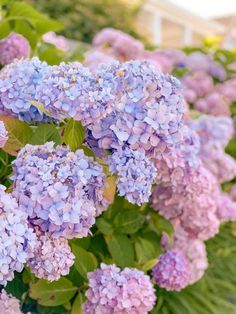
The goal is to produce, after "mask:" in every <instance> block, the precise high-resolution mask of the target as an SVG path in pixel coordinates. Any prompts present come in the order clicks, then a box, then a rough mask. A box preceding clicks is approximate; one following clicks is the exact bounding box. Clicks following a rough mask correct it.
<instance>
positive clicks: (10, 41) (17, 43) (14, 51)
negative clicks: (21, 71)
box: [0, 33, 30, 65]
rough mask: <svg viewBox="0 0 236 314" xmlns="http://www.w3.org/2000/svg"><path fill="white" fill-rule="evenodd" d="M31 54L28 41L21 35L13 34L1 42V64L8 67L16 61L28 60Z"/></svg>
mask: <svg viewBox="0 0 236 314" xmlns="http://www.w3.org/2000/svg"><path fill="white" fill-rule="evenodd" d="M29 54H30V45H29V42H28V40H27V39H26V38H25V37H23V36H22V35H20V34H16V33H11V34H10V35H9V36H8V37H6V38H4V39H2V40H1V41H0V64H2V65H6V64H9V63H11V62H12V61H13V60H14V59H21V58H27V57H29Z"/></svg>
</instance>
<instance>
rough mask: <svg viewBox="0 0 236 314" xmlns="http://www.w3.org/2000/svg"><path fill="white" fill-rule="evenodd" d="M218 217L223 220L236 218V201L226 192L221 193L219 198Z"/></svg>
mask: <svg viewBox="0 0 236 314" xmlns="http://www.w3.org/2000/svg"><path fill="white" fill-rule="evenodd" d="M217 217H218V218H219V219H220V220H221V221H234V220H236V202H234V201H233V200H232V199H231V198H230V197H229V196H228V194H226V193H221V195H220V196H219V198H218V206H217Z"/></svg>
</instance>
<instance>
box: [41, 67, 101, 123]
mask: <svg viewBox="0 0 236 314" xmlns="http://www.w3.org/2000/svg"><path fill="white" fill-rule="evenodd" d="M36 98H37V100H38V101H39V102H41V103H42V104H43V105H44V106H45V108H46V109H47V110H48V111H49V112H50V113H51V114H52V115H53V116H54V117H56V118H58V119H62V118H66V117H71V118H74V119H75V120H80V121H81V122H82V124H83V125H87V124H89V123H91V122H92V121H93V119H94V120H95V121H96V123H97V121H98V120H99V119H100V118H101V116H102V114H103V113H104V111H105V107H106V106H104V105H103V102H102V99H101V98H99V97H98V92H97V91H96V80H95V78H94V76H93V75H92V74H91V72H90V71H89V69H87V68H85V67H83V66H82V65H81V64H80V63H79V62H71V63H68V64H66V63H64V62H62V63H61V64H60V65H58V66H52V67H51V68H50V71H48V73H47V74H45V75H44V77H43V80H42V83H41V85H40V86H39V87H38V89H37V95H36Z"/></svg>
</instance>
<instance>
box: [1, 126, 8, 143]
mask: <svg viewBox="0 0 236 314" xmlns="http://www.w3.org/2000/svg"><path fill="white" fill-rule="evenodd" d="M7 140H8V132H7V130H6V128H5V125H4V122H3V121H0V148H2V147H4V146H5V144H6V142H7Z"/></svg>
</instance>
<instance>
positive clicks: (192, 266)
mask: <svg viewBox="0 0 236 314" xmlns="http://www.w3.org/2000/svg"><path fill="white" fill-rule="evenodd" d="M173 249H174V250H179V251H181V252H182V254H183V255H184V256H185V258H186V260H187V264H188V268H189V280H188V285H191V284H193V283H195V282H197V281H198V280H199V279H200V278H201V277H202V276H203V275H204V273H205V270H206V269H207V268H208V260H207V252H206V246H205V244H204V242H203V241H201V240H199V239H196V238H192V237H190V236H189V234H188V233H187V232H186V231H184V230H183V229H182V228H181V227H180V226H178V227H177V228H176V230H175V234H174V245H173Z"/></svg>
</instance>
